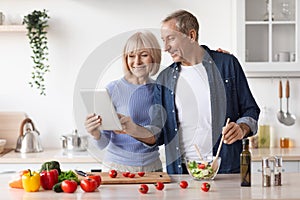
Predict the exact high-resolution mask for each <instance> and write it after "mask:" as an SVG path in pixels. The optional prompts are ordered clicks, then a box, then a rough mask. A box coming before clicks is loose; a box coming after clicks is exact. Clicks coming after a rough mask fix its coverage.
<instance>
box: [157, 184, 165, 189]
mask: <svg viewBox="0 0 300 200" xmlns="http://www.w3.org/2000/svg"><path fill="white" fill-rule="evenodd" d="M155 187H156V189H157V190H163V189H164V187H165V185H164V183H163V182H157V183H156V184H155Z"/></svg>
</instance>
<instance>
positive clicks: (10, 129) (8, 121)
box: [0, 112, 27, 148]
mask: <svg viewBox="0 0 300 200" xmlns="http://www.w3.org/2000/svg"><path fill="white" fill-rule="evenodd" d="M26 117H27V115H26V113H24V112H0V139H6V145H5V148H16V143H17V139H18V137H19V135H20V126H21V123H22V121H23V120H24V119H25V118H26Z"/></svg>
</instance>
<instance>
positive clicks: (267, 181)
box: [262, 158, 271, 187]
mask: <svg viewBox="0 0 300 200" xmlns="http://www.w3.org/2000/svg"><path fill="white" fill-rule="evenodd" d="M262 185H263V186H264V187H270V186H271V169H270V166H269V158H263V160H262Z"/></svg>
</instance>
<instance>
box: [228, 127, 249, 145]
mask: <svg viewBox="0 0 300 200" xmlns="http://www.w3.org/2000/svg"><path fill="white" fill-rule="evenodd" d="M249 132H250V128H249V126H248V125H246V124H244V123H241V124H237V123H235V122H230V123H229V124H228V125H227V126H226V127H224V128H223V131H222V134H224V143H225V144H232V143H234V142H235V141H237V140H242V139H243V138H244V137H245V136H246V135H248V133H249Z"/></svg>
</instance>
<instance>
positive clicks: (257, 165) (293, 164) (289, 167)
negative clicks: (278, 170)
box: [251, 161, 300, 173]
mask: <svg viewBox="0 0 300 200" xmlns="http://www.w3.org/2000/svg"><path fill="white" fill-rule="evenodd" d="M251 167H252V170H251V171H252V173H261V172H262V166H261V162H258V161H255V162H252V164H251ZM270 167H271V169H273V164H272V162H271V166H270ZM282 171H283V172H300V170H299V161H283V163H282Z"/></svg>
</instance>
